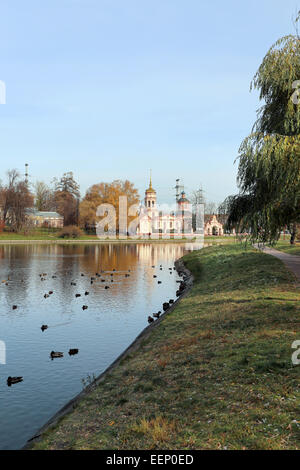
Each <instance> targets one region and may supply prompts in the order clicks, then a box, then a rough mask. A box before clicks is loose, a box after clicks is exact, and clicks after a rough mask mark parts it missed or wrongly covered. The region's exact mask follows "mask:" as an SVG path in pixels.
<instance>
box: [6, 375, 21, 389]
mask: <svg viewBox="0 0 300 470" xmlns="http://www.w3.org/2000/svg"><path fill="white" fill-rule="evenodd" d="M19 382H23V377H10V376H9V377H8V378H7V385H8V386H9V387H10V386H11V385H12V384H17V383H19Z"/></svg>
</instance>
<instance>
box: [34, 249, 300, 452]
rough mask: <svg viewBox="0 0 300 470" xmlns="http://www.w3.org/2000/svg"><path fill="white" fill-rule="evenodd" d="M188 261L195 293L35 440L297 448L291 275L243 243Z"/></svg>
mask: <svg viewBox="0 0 300 470" xmlns="http://www.w3.org/2000/svg"><path fill="white" fill-rule="evenodd" d="M185 263H186V265H187V267H188V268H189V269H190V270H191V271H192V272H193V274H194V276H195V283H194V287H193V288H192V290H191V291H190V293H189V295H188V296H187V297H185V298H184V299H182V301H181V302H180V303H179V305H178V306H177V307H176V308H175V310H174V311H173V312H172V313H170V314H169V315H167V316H166V317H165V319H164V320H163V321H162V322H161V324H160V325H158V327H157V328H156V329H154V330H153V332H152V333H151V335H150V336H149V337H148V338H147V339H145V340H144V342H143V343H142V345H141V347H140V349H139V350H138V351H137V352H136V353H134V354H132V355H130V356H128V357H127V358H126V359H124V360H123V362H122V363H121V364H120V365H119V366H118V367H117V368H115V369H114V370H113V371H112V372H111V373H110V374H109V375H108V376H107V377H106V379H105V380H104V382H102V383H101V384H100V385H98V386H96V387H95V388H94V389H93V390H92V391H91V392H90V393H89V394H88V395H87V396H86V397H85V398H84V399H83V400H82V401H81V402H80V403H79V404H78V405H77V407H76V409H75V410H74V411H73V412H72V413H71V414H69V415H67V416H66V417H64V418H63V419H62V420H61V421H60V422H59V424H58V425H57V426H56V427H54V428H52V429H49V430H48V431H47V432H46V433H45V435H44V437H43V439H42V440H41V441H40V442H37V443H35V445H34V448H35V449H152V448H153V449H154V448H158V449H163V448H165V449H224V448H226V449H296V448H299V439H300V423H299V400H300V389H299V377H300V366H292V364H291V353H292V350H291V343H292V342H293V341H294V340H295V339H300V318H299V313H300V307H299V300H300V295H299V291H297V290H296V288H295V287H294V284H293V278H292V277H291V274H289V273H288V272H287V271H286V269H285V268H284V266H283V265H282V264H281V262H280V261H279V260H277V259H275V258H273V257H271V256H268V255H265V254H263V253H260V252H257V251H255V250H254V249H252V248H251V249H250V248H248V249H247V250H246V251H245V250H244V248H243V247H241V246H240V245H224V246H213V247H209V248H206V249H204V250H201V251H200V252H193V253H191V254H188V255H187V256H186V257H185ZM297 420H298V422H297Z"/></svg>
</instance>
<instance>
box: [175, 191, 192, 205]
mask: <svg viewBox="0 0 300 470" xmlns="http://www.w3.org/2000/svg"><path fill="white" fill-rule="evenodd" d="M177 202H178V203H179V204H181V203H183V202H185V203H187V204H189V202H190V201H189V200H188V199H187V198H186V197H185V193H184V192H183V191H182V193H181V198H180V199H178V201H177Z"/></svg>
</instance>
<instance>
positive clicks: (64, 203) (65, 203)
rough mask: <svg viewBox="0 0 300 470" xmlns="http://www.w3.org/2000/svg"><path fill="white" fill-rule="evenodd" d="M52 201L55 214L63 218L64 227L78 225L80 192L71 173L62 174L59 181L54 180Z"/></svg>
mask: <svg viewBox="0 0 300 470" xmlns="http://www.w3.org/2000/svg"><path fill="white" fill-rule="evenodd" d="M54 184H55V191H54V201H55V207H56V210H57V212H58V213H59V214H60V215H62V216H63V217H64V225H65V226H67V225H77V224H78V216H79V214H78V209H79V200H80V192H79V185H78V184H77V183H76V181H75V180H74V177H73V173H72V172H69V173H64V175H63V176H62V178H61V179H60V180H58V181H57V180H54Z"/></svg>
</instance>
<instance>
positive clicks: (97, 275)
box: [2, 265, 186, 387]
mask: <svg viewBox="0 0 300 470" xmlns="http://www.w3.org/2000/svg"><path fill="white" fill-rule="evenodd" d="M152 268H155V266H152ZM159 269H160V270H161V271H162V269H163V267H162V265H160V266H159ZM173 270H176V268H175V267H173V268H169V272H170V274H172V273H173ZM115 271H116V270H115V269H113V272H111V273H110V277H111V279H110V282H114V279H113V276H114V274H115ZM103 273H105V274H108V273H107V272H106V271H103V270H101V271H100V273H99V272H96V273H95V275H94V276H92V277H91V278H90V284H91V285H93V284H94V282H95V281H96V280H100V282H108V281H107V280H106V279H104V278H102V275H103ZM129 273H130V269H129V270H128V272H127V273H125V277H126V278H127V277H129V276H130V274H129ZM118 274H119V273H118ZM179 275H181V273H179ZM84 276H85V274H83V273H81V277H84ZM39 277H40V279H41V281H42V282H43V281H46V280H47V279H48V274H47V273H41V274H39ZM56 278H57V275H56V274H54V275H53V276H52V279H56ZM100 278H101V279H100ZM153 278H157V275H153ZM10 280H11V279H10V277H8V278H7V280H5V281H2V283H5V285H9V281H10ZM21 282H24V280H23V279H22V280H21ZM176 282H177V283H179V288H178V290H177V291H176V296H177V297H179V296H180V295H181V294H182V293H183V291H184V290H185V288H186V279H185V278H183V280H180V281H176ZM157 283H158V284H161V283H162V281H160V280H158V281H157ZM70 285H71V286H76V285H77V283H76V282H75V281H74V280H73V281H71V283H70ZM104 288H105V289H109V285H105V286H104ZM53 294H54V291H53V290H50V291H48V292H46V293H45V294H44V298H45V299H47V298H49V297H50V296H51V295H53ZM89 294H90V293H89V291H85V292H84V294H80V293H76V294H75V298H79V297H81V296H82V295H84V296H88V295H89ZM173 303H174V299H170V300H169V301H168V302H164V303H163V306H162V308H163V311H164V312H165V311H166V310H168V309H169V308H170V306H171V305H172V304H173ZM17 308H18V306H17V305H13V306H12V310H16V309H17ZM87 309H88V305H82V310H87ZM161 314H162V312H161V311H158V312H156V313H153V314H152V316H151V315H149V316H148V323H149V324H151V323H153V322H154V321H155V320H157V319H159V317H160V315H161ZM48 328H49V326H48V325H42V326H41V330H42V332H44V331H46V330H47V329H48ZM78 353H79V349H78V348H71V349H69V355H70V356H75V355H76V354H78ZM62 357H64V353H63V352H61V351H51V352H50V358H51V360H53V359H57V358H62ZM22 381H23V377H11V376H9V377H8V378H7V385H8V386H9V387H10V386H11V385H13V384H16V383H19V382H22Z"/></svg>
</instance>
